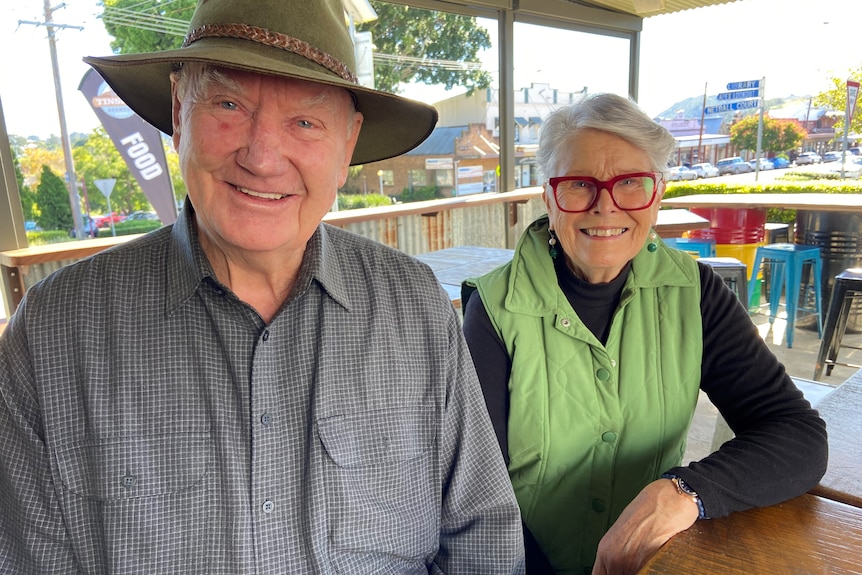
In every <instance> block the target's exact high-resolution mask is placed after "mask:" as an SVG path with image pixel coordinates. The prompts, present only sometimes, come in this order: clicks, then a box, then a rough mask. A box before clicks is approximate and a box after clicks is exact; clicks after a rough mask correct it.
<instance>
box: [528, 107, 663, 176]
mask: <svg viewBox="0 0 862 575" xmlns="http://www.w3.org/2000/svg"><path fill="white" fill-rule="evenodd" d="M586 128H591V129H594V130H601V131H602V132H607V133H609V134H613V135H615V136H618V137H620V138H622V139H623V140H625V141H627V142H628V143H630V144H632V145H633V146H635V147H637V148H640V149H641V150H643V151H644V152H646V154H647V156H649V158H650V162H651V163H652V169H653V171H656V172H662V173H664V172H665V171H666V170H667V163H668V160H669V159H670V155H671V154H672V153H673V151H674V149H675V148H676V140H675V139H674V137H673V136H672V135H671V134H670V132H668V131H667V130H666V129H665V128H664V127H662V126H660V125H659V124H657V123H656V122H655V121H653V119H652V118H650V117H649V116H647V115H646V114H645V113H644V112H643V110H641V109H640V108H639V107H638V105H637V104H635V103H634V102H632V101H631V100H629V99H627V98H623V97H622V96H617V95H616V94H592V95H589V96H585V97H584V98H583V99H582V100H579V101H578V102H576V103H574V104H572V105H570V106H566V107H564V108H560V109H558V110H555V111H554V112H552V113H551V114H550V115H549V116H548V117H547V118H545V120H544V122H543V125H542V131H541V134H540V135H539V149H538V150H537V151H536V163H537V164H538V168H539V173H540V174H541V176H542V179H543V180H547V179H548V178H549V177H553V176H556V175H557V169H558V168H559V167H560V163H561V161H562V160H563V158H565V157H566V155H567V154H569V153H570V152H569V150H568V140H569V139H570V138H571V137H572V136H573V135H574V134H575V133H576V132H577V131H578V130H583V129H586Z"/></svg>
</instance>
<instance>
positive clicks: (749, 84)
mask: <svg viewBox="0 0 862 575" xmlns="http://www.w3.org/2000/svg"><path fill="white" fill-rule="evenodd" d="M752 88H760V80H746V81H745V82H731V83H730V84H728V85H727V89H728V90H750V89H752Z"/></svg>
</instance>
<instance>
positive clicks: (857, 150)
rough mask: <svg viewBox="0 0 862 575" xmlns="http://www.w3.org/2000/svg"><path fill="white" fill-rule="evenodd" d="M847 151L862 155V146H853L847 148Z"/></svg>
mask: <svg viewBox="0 0 862 575" xmlns="http://www.w3.org/2000/svg"><path fill="white" fill-rule="evenodd" d="M847 151H848V152H850V153H851V154H853V155H854V156H862V146H853V147H852V148H847Z"/></svg>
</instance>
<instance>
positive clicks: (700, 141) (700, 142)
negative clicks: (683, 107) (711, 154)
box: [697, 82, 707, 162]
mask: <svg viewBox="0 0 862 575" xmlns="http://www.w3.org/2000/svg"><path fill="white" fill-rule="evenodd" d="M706 86H707V82H704V83H703V105H702V106H701V107H700V135H699V136H698V137H697V161H698V162H702V161H703V156H702V155H701V147H702V146H703V120H704V119H705V117H706Z"/></svg>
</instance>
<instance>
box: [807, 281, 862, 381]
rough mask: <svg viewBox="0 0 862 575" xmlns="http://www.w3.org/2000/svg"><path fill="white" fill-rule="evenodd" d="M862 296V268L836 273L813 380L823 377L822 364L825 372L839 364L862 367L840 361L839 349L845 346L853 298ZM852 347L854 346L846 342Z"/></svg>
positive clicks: (830, 371)
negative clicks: (843, 340)
mask: <svg viewBox="0 0 862 575" xmlns="http://www.w3.org/2000/svg"><path fill="white" fill-rule="evenodd" d="M858 298H862V268H848V269H846V270H844V271H843V272H841V273H840V274H838V275H837V276H835V284H834V285H833V286H832V299H831V300H829V310H828V311H827V312H826V326H825V327H824V328H823V339H822V340H821V341H820V351H819V352H818V354H817V363H815V364H814V378H813V379H814V381H820V377H821V376H822V375H823V368H824V367H825V368H826V375H831V374H832V368H833V367H835V366H836V365H846V366H848V367H857V368H858V367H862V366H858V365H854V364H851V363H841V362H839V361H837V360H838V350H839V348H841V347H842V345H841V339H842V338H843V337H844V332H845V331H846V330H847V319H848V318H849V316H850V309H851V306H852V304H853V301H854V300H856V299H858ZM843 347H852V348H853V349H858V348H855V347H853V346H843Z"/></svg>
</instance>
